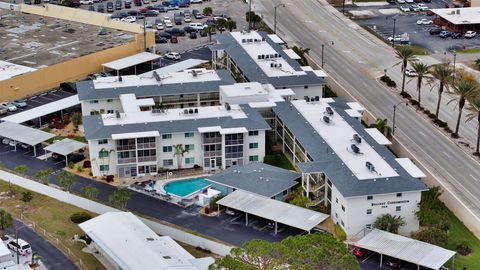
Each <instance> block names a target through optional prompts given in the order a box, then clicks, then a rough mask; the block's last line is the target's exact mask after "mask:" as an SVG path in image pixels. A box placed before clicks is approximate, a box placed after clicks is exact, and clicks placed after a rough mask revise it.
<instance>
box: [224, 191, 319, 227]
mask: <svg viewBox="0 0 480 270" xmlns="http://www.w3.org/2000/svg"><path fill="white" fill-rule="evenodd" d="M217 203H218V204H219V205H223V206H226V207H228V208H232V209H235V210H238V211H242V212H245V213H248V214H252V215H255V216H259V217H262V218H266V219H268V220H272V221H276V222H278V223H281V224H285V225H288V226H291V227H294V228H298V229H301V230H305V231H309V230H311V229H312V228H314V227H315V226H317V225H318V224H320V223H321V222H322V221H324V220H325V219H326V218H327V217H328V215H326V214H323V213H320V212H316V211H313V210H309V209H306V208H303V207H299V206H295V205H292V204H288V203H284V202H281V201H277V200H274V199H270V198H268V197H264V196H261V195H257V194H255V193H252V192H248V191H244V190H240V189H239V190H236V191H234V192H233V193H230V194H229V195H227V196H226V197H225V198H223V199H221V200H219V201H218V202H217Z"/></svg>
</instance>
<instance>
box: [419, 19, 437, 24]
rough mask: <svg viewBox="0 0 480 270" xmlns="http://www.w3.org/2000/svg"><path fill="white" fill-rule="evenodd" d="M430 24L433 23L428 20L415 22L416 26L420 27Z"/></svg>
mask: <svg viewBox="0 0 480 270" xmlns="http://www.w3.org/2000/svg"><path fill="white" fill-rule="evenodd" d="M432 23H433V21H432V20H429V19H420V20H418V21H417V24H418V25H422V24H425V25H428V24H432Z"/></svg>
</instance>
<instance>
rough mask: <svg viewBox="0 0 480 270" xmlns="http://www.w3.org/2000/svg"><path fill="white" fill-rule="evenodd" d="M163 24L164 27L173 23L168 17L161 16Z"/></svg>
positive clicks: (170, 26)
mask: <svg viewBox="0 0 480 270" xmlns="http://www.w3.org/2000/svg"><path fill="white" fill-rule="evenodd" d="M163 24H165V27H166V28H172V27H173V24H172V21H171V20H170V18H169V17H163Z"/></svg>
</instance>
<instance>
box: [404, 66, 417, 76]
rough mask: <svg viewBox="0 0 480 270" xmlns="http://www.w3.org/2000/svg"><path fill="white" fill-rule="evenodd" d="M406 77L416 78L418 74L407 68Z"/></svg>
mask: <svg viewBox="0 0 480 270" xmlns="http://www.w3.org/2000/svg"><path fill="white" fill-rule="evenodd" d="M405 75H407V76H408V77H415V76H417V73H416V72H415V70H413V69H409V68H406V69H405Z"/></svg>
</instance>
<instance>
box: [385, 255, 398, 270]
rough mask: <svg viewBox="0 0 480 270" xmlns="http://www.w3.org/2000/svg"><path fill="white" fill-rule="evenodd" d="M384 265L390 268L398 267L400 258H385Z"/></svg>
mask: <svg viewBox="0 0 480 270" xmlns="http://www.w3.org/2000/svg"><path fill="white" fill-rule="evenodd" d="M385 265H386V266H387V267H389V268H392V269H400V268H401V264H400V260H399V259H394V258H387V259H386V260H385Z"/></svg>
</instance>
